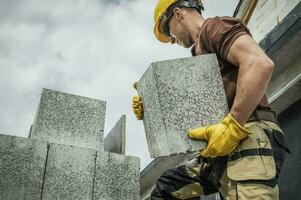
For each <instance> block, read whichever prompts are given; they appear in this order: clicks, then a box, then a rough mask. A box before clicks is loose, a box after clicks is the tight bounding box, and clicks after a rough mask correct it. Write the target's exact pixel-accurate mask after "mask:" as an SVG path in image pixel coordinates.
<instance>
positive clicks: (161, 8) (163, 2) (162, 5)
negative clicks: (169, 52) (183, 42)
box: [154, 0, 178, 43]
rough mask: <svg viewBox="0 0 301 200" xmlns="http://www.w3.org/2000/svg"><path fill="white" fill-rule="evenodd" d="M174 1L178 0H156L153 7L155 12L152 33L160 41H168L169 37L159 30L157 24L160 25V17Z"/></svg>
mask: <svg viewBox="0 0 301 200" xmlns="http://www.w3.org/2000/svg"><path fill="white" fill-rule="evenodd" d="M176 1H178V0H158V3H157V6H156V8H155V13H154V21H155V26H154V33H155V36H156V38H157V39H158V40H159V41H160V42H163V43H168V42H170V39H169V38H168V37H167V36H166V35H165V34H164V33H162V32H161V31H160V28H159V25H160V20H161V17H162V16H163V15H164V14H165V12H166V10H167V9H168V8H169V6H171V5H172V4H173V3H175V2H176Z"/></svg>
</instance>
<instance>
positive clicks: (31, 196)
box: [0, 135, 47, 200]
mask: <svg viewBox="0 0 301 200" xmlns="http://www.w3.org/2000/svg"><path fill="white" fill-rule="evenodd" d="M46 157H47V143H46V142H41V141H37V140H30V139H27V138H21V137H14V136H7V135H0V200H8V199H13V200H40V198H41V192H42V184H43V175H44V170H45V163H46Z"/></svg>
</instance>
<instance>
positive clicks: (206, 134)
mask: <svg viewBox="0 0 301 200" xmlns="http://www.w3.org/2000/svg"><path fill="white" fill-rule="evenodd" d="M250 134H252V132H250V131H249V130H247V129H246V128H244V127H242V126H241V125H240V124H239V123H238V122H237V121H236V120H235V119H234V118H233V117H232V116H231V114H228V116H227V117H225V118H224V119H223V121H222V122H221V123H219V124H214V125H211V126H206V127H201V128H196V129H191V130H189V131H188V136H189V137H190V138H191V139H205V140H207V141H208V143H207V146H206V148H205V149H204V150H202V151H201V155H202V156H203V157H212V158H214V157H218V156H226V155H229V154H231V153H232V152H233V151H234V149H235V148H236V147H237V146H238V145H239V142H240V141H241V140H242V139H245V138H246V137H248V135H250Z"/></svg>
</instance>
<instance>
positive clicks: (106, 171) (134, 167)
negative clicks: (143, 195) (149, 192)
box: [93, 152, 140, 200]
mask: <svg viewBox="0 0 301 200" xmlns="http://www.w3.org/2000/svg"><path fill="white" fill-rule="evenodd" d="M139 166H140V159H139V158H137V157H133V156H124V155H119V154H115V153H108V152H97V159H96V174H95V182H94V195H93V199H95V200H125V199H126V200H140V195H139V188H140V187H139V171H140V167H139Z"/></svg>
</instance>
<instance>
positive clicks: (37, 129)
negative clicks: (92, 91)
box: [30, 89, 105, 150]
mask: <svg viewBox="0 0 301 200" xmlns="http://www.w3.org/2000/svg"><path fill="white" fill-rule="evenodd" d="M104 122H105V102H104V101H100V100H97V99H91V98H86V97H81V96H76V95H71V94H66V93H62V92H58V91H53V90H48V89H43V92H42V97H41V101H40V105H39V108H38V112H37V114H36V118H35V121H34V124H33V127H32V130H31V134H30V137H31V138H34V139H39V140H43V141H48V142H50V143H58V144H65V145H70V146H77V147H83V148H91V149H95V150H103V130H104Z"/></svg>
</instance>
